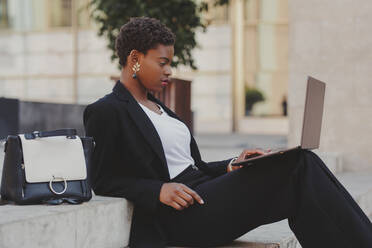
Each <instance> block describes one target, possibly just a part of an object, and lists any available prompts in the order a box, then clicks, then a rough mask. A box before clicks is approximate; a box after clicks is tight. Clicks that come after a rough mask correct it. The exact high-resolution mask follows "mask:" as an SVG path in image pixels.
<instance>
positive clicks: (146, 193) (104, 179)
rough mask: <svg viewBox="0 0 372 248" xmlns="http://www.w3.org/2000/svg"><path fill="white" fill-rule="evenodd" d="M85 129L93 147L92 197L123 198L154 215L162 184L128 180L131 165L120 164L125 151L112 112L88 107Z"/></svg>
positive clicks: (106, 109) (136, 178) (147, 180)
mask: <svg viewBox="0 0 372 248" xmlns="http://www.w3.org/2000/svg"><path fill="white" fill-rule="evenodd" d="M84 127H85V132H86V136H90V137H93V138H94V141H95V143H96V146H95V150H94V152H93V157H92V165H91V166H92V168H91V175H90V177H91V182H92V188H93V190H94V192H95V194H97V195H105V196H112V197H123V198H126V199H127V200H130V201H132V202H133V203H134V205H135V206H139V207H141V208H143V209H144V210H146V211H148V212H150V213H154V212H156V209H157V207H158V206H159V203H160V200H159V195H160V189H161V187H162V185H163V183H164V182H163V181H160V180H156V179H148V178H141V177H136V176H127V175H128V174H129V173H126V171H128V170H131V169H130V168H129V166H131V164H124V163H123V159H122V158H123V157H122V156H123V154H122V152H120V151H124V150H126V149H128V147H122V144H125V142H118V137H120V135H119V133H120V132H121V131H122V130H120V129H119V122H118V116H117V114H116V113H115V112H114V110H113V109H112V108H110V107H109V106H102V105H101V106H100V105H98V106H97V105H89V106H88V107H87V108H86V109H85V111H84ZM119 143H120V146H121V147H120V149H118V144H119ZM132 174H133V173H132Z"/></svg>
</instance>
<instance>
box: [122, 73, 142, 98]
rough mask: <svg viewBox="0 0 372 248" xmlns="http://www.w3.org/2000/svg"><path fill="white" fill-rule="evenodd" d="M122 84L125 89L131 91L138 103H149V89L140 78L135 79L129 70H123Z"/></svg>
mask: <svg viewBox="0 0 372 248" xmlns="http://www.w3.org/2000/svg"><path fill="white" fill-rule="evenodd" d="M120 82H121V83H122V84H124V86H125V88H127V89H128V90H129V92H130V93H131V94H132V96H133V97H134V98H135V99H136V100H137V102H146V101H148V99H147V89H146V88H145V87H144V86H143V84H142V83H141V82H140V81H139V79H138V78H133V77H132V73H131V72H130V71H128V70H127V69H122V70H121V74H120Z"/></svg>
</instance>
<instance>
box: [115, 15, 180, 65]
mask: <svg viewBox="0 0 372 248" xmlns="http://www.w3.org/2000/svg"><path fill="white" fill-rule="evenodd" d="M175 40H176V37H175V35H174V33H173V32H172V31H171V30H170V29H169V28H167V27H166V26H165V25H164V24H162V23H161V22H160V21H159V20H157V19H155V18H149V17H132V18H130V20H129V22H127V23H126V24H124V25H123V26H122V27H121V28H120V32H119V35H118V36H117V38H116V41H115V50H116V54H117V56H118V57H119V63H120V65H121V66H123V67H124V66H125V65H126V63H127V57H128V55H129V54H130V52H131V51H132V50H134V49H135V50H138V51H140V52H142V53H144V54H146V52H147V51H148V50H149V49H152V48H155V47H156V46H157V45H158V44H162V45H166V46H168V45H174V42H175Z"/></svg>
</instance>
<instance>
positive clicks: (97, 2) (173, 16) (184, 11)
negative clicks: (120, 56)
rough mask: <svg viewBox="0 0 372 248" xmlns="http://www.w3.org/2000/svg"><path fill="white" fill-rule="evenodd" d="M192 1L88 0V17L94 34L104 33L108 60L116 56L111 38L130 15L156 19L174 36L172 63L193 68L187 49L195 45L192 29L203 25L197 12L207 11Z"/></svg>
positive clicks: (224, 0) (219, 1)
mask: <svg viewBox="0 0 372 248" xmlns="http://www.w3.org/2000/svg"><path fill="white" fill-rule="evenodd" d="M198 2H199V3H197V2H195V1H194V0H92V1H91V3H90V6H91V8H92V17H93V19H94V20H95V21H96V22H97V23H98V24H99V30H98V35H99V36H105V37H106V38H107V40H108V48H109V49H110V50H111V51H112V56H111V60H115V59H117V56H116V54H115V38H116V36H117V34H118V33H119V30H120V27H121V26H122V25H123V24H125V23H126V22H128V21H129V19H130V17H136V16H147V17H153V18H156V19H158V20H160V21H161V22H162V23H164V24H165V25H166V26H167V27H169V28H170V29H171V30H172V31H173V32H174V34H175V35H176V44H175V46H174V59H173V64H172V66H174V67H176V66H177V65H179V64H182V65H186V66H190V67H191V68H192V69H196V66H195V63H194V59H193V57H192V54H191V51H192V49H194V48H195V47H198V44H197V42H196V40H195V32H196V31H197V30H198V29H201V30H202V31H203V32H205V31H206V28H207V24H206V23H205V22H204V21H203V20H202V18H201V14H202V12H204V11H208V4H207V3H206V2H203V1H198ZM226 3H227V0H215V5H223V4H226Z"/></svg>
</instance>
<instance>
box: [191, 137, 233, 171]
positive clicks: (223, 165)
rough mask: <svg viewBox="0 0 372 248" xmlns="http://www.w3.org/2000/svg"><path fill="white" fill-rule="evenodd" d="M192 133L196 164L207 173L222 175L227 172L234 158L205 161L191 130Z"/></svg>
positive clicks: (193, 153) (192, 148) (193, 155)
mask: <svg viewBox="0 0 372 248" xmlns="http://www.w3.org/2000/svg"><path fill="white" fill-rule="evenodd" d="M190 135H191V142H190V150H191V155H192V157H193V158H194V159H195V162H196V165H197V166H198V167H199V168H200V169H201V170H203V171H205V172H206V173H207V174H210V175H213V176H221V175H223V174H225V173H227V165H228V164H229V163H230V161H231V159H233V158H229V159H226V160H220V161H213V162H204V161H203V160H202V158H201V155H200V152H199V147H198V144H197V143H196V140H195V139H194V136H193V135H192V134H191V132H190Z"/></svg>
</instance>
